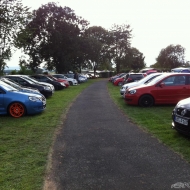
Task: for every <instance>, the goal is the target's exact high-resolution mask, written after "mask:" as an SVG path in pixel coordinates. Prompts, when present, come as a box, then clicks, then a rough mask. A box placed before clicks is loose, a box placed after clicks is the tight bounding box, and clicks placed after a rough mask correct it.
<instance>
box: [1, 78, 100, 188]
mask: <svg viewBox="0 0 190 190" xmlns="http://www.w3.org/2000/svg"><path fill="white" fill-rule="evenodd" d="M97 80H99V79H92V80H89V81H88V82H86V83H83V84H81V85H78V86H70V87H69V88H68V89H64V90H61V91H55V93H54V95H53V96H52V97H50V98H48V99H47V108H46V110H45V111H44V112H42V113H41V114H38V115H33V116H24V117H22V118H18V119H15V118H12V117H10V116H0V144H1V146H0V189H1V190H38V189H39V190H40V189H42V186H43V180H44V176H45V172H46V167H47V160H48V153H49V151H50V147H51V145H52V142H53V136H54V133H55V131H56V130H57V128H58V127H59V125H60V124H61V123H62V121H63V119H64V116H65V115H66V112H67V109H68V108H69V105H71V103H72V101H73V100H74V99H75V98H76V96H77V95H78V94H80V92H81V91H82V90H83V89H85V88H86V87H87V86H89V85H90V84H92V83H93V82H96V81H97Z"/></svg>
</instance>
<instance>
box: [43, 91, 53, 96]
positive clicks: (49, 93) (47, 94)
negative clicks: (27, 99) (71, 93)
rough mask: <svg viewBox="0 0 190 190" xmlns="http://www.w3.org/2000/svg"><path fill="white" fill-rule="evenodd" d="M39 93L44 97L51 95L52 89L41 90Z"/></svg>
mask: <svg viewBox="0 0 190 190" xmlns="http://www.w3.org/2000/svg"><path fill="white" fill-rule="evenodd" d="M41 94H43V95H44V96H45V97H46V98H47V97H51V96H52V95H53V91H50V90H49V91H42V92H41Z"/></svg>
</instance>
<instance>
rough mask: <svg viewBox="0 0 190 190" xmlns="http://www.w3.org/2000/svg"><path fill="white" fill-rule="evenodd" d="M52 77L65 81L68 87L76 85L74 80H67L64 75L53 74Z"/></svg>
mask: <svg viewBox="0 0 190 190" xmlns="http://www.w3.org/2000/svg"><path fill="white" fill-rule="evenodd" d="M52 76H53V77H55V78H57V79H65V80H67V81H68V82H69V84H70V85H77V84H78V82H77V80H76V79H74V78H68V77H66V76H65V75H64V74H53V75H52Z"/></svg>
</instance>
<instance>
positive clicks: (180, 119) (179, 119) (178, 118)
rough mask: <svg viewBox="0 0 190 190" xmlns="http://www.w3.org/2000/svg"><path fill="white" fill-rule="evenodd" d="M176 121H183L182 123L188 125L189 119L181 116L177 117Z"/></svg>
mask: <svg viewBox="0 0 190 190" xmlns="http://www.w3.org/2000/svg"><path fill="white" fill-rule="evenodd" d="M175 121H176V122H177V123H181V124H183V125H188V120H187V119H182V118H180V117H175Z"/></svg>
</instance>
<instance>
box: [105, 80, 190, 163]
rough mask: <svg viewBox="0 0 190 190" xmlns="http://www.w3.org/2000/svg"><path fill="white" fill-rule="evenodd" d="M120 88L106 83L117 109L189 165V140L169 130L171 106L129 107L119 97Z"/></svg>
mask: <svg viewBox="0 0 190 190" xmlns="http://www.w3.org/2000/svg"><path fill="white" fill-rule="evenodd" d="M119 90H120V87H118V86H113V84H112V83H110V82H109V83H108V91H109V93H110V96H111V98H112V99H113V101H114V102H115V103H116V104H117V105H118V107H119V108H120V109H121V110H122V111H123V112H124V113H125V114H126V115H127V116H128V117H129V118H130V120H131V121H132V122H134V123H135V124H137V125H138V126H139V127H141V128H142V129H143V130H146V131H147V132H149V133H151V134H152V135H153V136H155V137H156V138H157V139H158V140H159V141H161V142H162V143H164V144H165V145H167V146H168V147H170V148H171V149H172V150H173V151H175V152H176V153H178V154H179V155H181V156H182V157H183V158H184V159H185V160H187V161H188V162H189V163H190V149H189V147H190V138H188V137H185V136H183V135H181V134H179V133H178V132H177V131H175V130H173V129H172V128H171V122H172V119H171V113H172V110H173V108H174V105H173V106H168V105H166V106H153V107H150V108H142V107H139V106H130V105H127V104H126V103H125V102H124V99H123V98H122V97H121V96H120V91H119Z"/></svg>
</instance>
